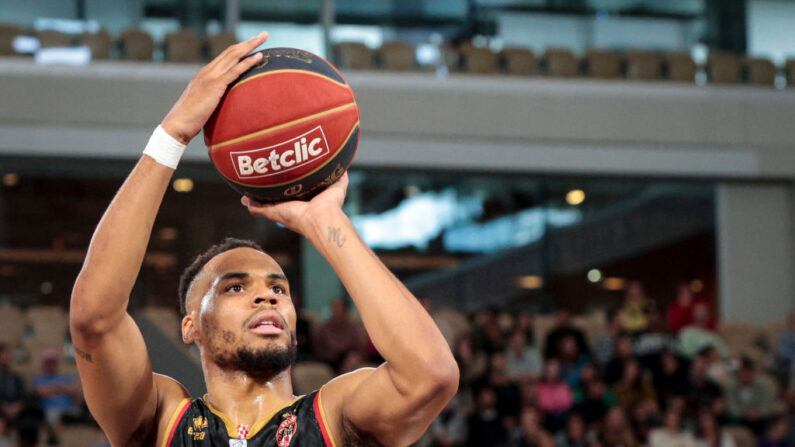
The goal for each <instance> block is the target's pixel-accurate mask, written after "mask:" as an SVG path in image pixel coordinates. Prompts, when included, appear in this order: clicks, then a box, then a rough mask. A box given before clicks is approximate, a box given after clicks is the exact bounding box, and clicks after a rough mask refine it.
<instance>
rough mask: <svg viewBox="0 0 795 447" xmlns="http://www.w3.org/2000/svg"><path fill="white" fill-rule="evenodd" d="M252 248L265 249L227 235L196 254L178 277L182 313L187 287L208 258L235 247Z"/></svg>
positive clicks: (184, 309) (185, 303) (185, 306)
mask: <svg viewBox="0 0 795 447" xmlns="http://www.w3.org/2000/svg"><path fill="white" fill-rule="evenodd" d="M241 247H245V248H253V249H254V250H257V251H261V252H263V253H265V250H263V249H262V247H260V245H259V244H257V243H256V242H254V241H252V240H248V239H237V238H234V237H227V238H226V239H224V240H223V241H221V242H220V243H218V244H215V245H213V246H212V247H210V248H208V249H207V250H205V251H204V253H201V254H200V255H198V256H196V259H194V260H193V262H191V264H190V265H189V266H188V267H187V268H185V270H184V271H183V272H182V275H181V276H180V277H179V290H178V293H179V309H180V311H181V312H182V315H185V314H187V313H188V309H187V307H188V289H189V288H190V284H191V283H192V282H193V279H194V278H196V275H198V274H199V272H200V271H201V269H202V268H203V267H204V266H205V265H206V264H207V263H208V262H210V260H211V259H212V258H214V257H216V256H218V255H220V254H221V253H224V252H227V251H229V250H234V249H235V248H241Z"/></svg>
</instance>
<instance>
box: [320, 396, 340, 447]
mask: <svg viewBox="0 0 795 447" xmlns="http://www.w3.org/2000/svg"><path fill="white" fill-rule="evenodd" d="M323 388H324V386H321V387H320V389H319V390H317V406H318V408H320V418H321V419H323V426H324V427H326V432H328V438H329V440H331V447H337V443H336V442H334V434H333V433H332V432H331V425H330V424H329V423H328V418H326V410H325V409H324V408H323Z"/></svg>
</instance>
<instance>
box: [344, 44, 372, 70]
mask: <svg viewBox="0 0 795 447" xmlns="http://www.w3.org/2000/svg"><path fill="white" fill-rule="evenodd" d="M334 56H335V59H336V61H337V65H338V66H339V67H340V68H343V69H346V68H347V69H351V70H371V69H373V68H375V61H374V58H375V55H374V54H373V50H371V49H369V48H367V46H366V45H365V44H363V43H359V42H343V43H338V44H336V45H334Z"/></svg>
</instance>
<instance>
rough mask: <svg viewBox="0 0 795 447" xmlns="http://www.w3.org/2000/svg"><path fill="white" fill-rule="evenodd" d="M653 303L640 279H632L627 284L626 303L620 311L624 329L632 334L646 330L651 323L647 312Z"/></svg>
mask: <svg viewBox="0 0 795 447" xmlns="http://www.w3.org/2000/svg"><path fill="white" fill-rule="evenodd" d="M652 305H653V303H652V301H651V300H649V299H648V298H647V297H646V293H645V292H644V291H643V284H641V282H640V281H630V282H629V283H628V284H627V292H626V295H625V297H624V304H623V305H622V306H621V309H620V310H619V311H618V313H619V315H620V316H621V325H622V327H623V328H624V330H625V331H627V332H629V333H632V334H637V333H639V332H643V331H645V330H646V328H647V327H648V325H649V319H648V316H647V314H648V312H649V309H650V308H651V306H652Z"/></svg>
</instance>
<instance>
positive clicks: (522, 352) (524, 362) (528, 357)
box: [505, 329, 544, 383]
mask: <svg viewBox="0 0 795 447" xmlns="http://www.w3.org/2000/svg"><path fill="white" fill-rule="evenodd" d="M505 360H506V361H507V363H508V365H507V372H508V378H509V379H511V380H512V381H515V382H523V383H526V382H532V381H534V380H535V379H536V378H537V377H538V375H539V374H540V373H541V368H542V367H543V366H544V362H543V360H542V359H541V354H539V353H538V350H537V349H536V348H535V347H533V346H530V345H528V344H527V336H526V335H525V332H524V331H522V330H521V329H516V330H515V331H514V332H513V334H511V338H510V339H509V340H508V349H507V350H506V351H505Z"/></svg>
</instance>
